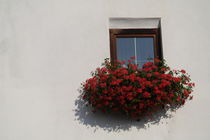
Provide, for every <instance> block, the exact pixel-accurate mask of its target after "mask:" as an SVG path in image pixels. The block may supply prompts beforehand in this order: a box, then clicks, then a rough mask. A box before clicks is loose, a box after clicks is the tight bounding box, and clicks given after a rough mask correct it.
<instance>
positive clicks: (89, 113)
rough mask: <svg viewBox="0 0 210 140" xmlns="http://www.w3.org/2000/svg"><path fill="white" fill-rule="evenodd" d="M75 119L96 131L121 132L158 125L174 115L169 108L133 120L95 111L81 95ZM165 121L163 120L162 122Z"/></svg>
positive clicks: (76, 102)
mask: <svg viewBox="0 0 210 140" xmlns="http://www.w3.org/2000/svg"><path fill="white" fill-rule="evenodd" d="M75 107H76V108H75V109H74V112H75V120H76V121H78V122H79V123H80V124H83V125H86V126H87V128H89V127H93V128H94V131H96V130H97V129H103V130H105V131H108V132H111V131H115V132H120V131H129V130H130V128H133V127H135V128H137V129H146V128H148V127H150V125H158V124H160V123H161V121H160V120H161V119H163V118H171V117H172V115H171V114H170V115H169V114H167V110H165V111H162V112H160V113H158V114H155V115H154V116H153V117H152V118H151V119H149V120H148V118H144V119H142V120H132V119H130V118H128V117H126V116H125V115H121V114H109V113H103V112H100V111H97V112H95V113H93V108H91V106H87V105H86V104H85V102H84V101H83V100H82V98H81V96H79V97H78V98H77V99H76V101H75ZM162 123H163V122H162Z"/></svg>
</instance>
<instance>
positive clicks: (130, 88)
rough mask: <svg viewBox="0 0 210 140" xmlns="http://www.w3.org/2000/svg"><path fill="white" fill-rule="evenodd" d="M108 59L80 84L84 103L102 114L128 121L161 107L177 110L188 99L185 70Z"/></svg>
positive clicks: (161, 63) (160, 63)
mask: <svg viewBox="0 0 210 140" xmlns="http://www.w3.org/2000/svg"><path fill="white" fill-rule="evenodd" d="M134 59H135V58H132V59H131V60H129V62H128V63H125V62H121V61H116V62H114V63H111V62H110V61H109V60H108V59H105V62H104V63H103V64H102V67H101V68H97V69H96V71H95V72H93V73H92V77H91V78H90V79H87V80H86V81H85V82H84V83H82V91H83V92H82V96H83V100H84V101H86V103H87V104H90V105H91V106H92V107H93V108H94V109H96V110H101V111H103V112H120V113H123V114H126V115H128V116H130V117H132V118H141V117H144V116H148V115H152V114H154V113H155V112H156V111H158V110H160V109H162V108H164V107H166V106H167V107H171V108H178V107H180V106H181V105H183V104H185V101H186V100H187V99H192V97H193V96H191V95H190V94H191V92H192V91H193V90H192V88H193V87H194V86H195V84H194V83H192V82H191V79H190V78H189V77H190V76H189V75H188V74H187V73H186V71H185V70H171V69H170V68H169V67H168V66H167V65H166V64H165V61H160V60H157V59H155V60H154V61H153V62H148V63H146V64H144V65H143V67H142V68H139V67H138V65H136V64H133V63H132V62H133V61H134Z"/></svg>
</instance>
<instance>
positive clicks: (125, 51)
mask: <svg viewBox="0 0 210 140" xmlns="http://www.w3.org/2000/svg"><path fill="white" fill-rule="evenodd" d="M116 41H117V42H116V43H117V59H118V60H121V61H123V60H129V59H130V57H134V56H135V44H134V38H133V37H132V38H123V37H119V38H117V39H116Z"/></svg>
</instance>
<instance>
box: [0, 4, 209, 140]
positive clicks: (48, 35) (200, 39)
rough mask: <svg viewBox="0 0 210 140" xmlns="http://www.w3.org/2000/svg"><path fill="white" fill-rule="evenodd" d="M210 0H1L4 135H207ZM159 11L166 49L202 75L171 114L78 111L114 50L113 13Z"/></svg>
mask: <svg viewBox="0 0 210 140" xmlns="http://www.w3.org/2000/svg"><path fill="white" fill-rule="evenodd" d="M209 5H210V2H209V1H208V0H199V1H198V0H86V1H82V0H30V1H29V0H0V124H1V125H0V139H1V140H73V139H77V140H83V139H93V140H98V139H100V140H105V139H106V140H107V139H115V140H127V139H133V140H137V139H138V140H139V139H144V140H197V139H202V140H209V139H210V133H209V129H210V109H209V103H210V94H209V91H208V89H209V85H210V63H209V60H210V41H209V36H210V26H209V25H210V17H209V15H208V13H210V6H209ZM110 17H137V18H159V17H160V18H161V22H162V38H163V53H164V57H165V59H166V60H167V62H168V64H169V65H170V66H172V67H173V68H183V69H186V70H187V71H188V72H189V73H190V74H191V78H192V79H193V80H194V81H195V82H196V88H195V91H194V93H193V94H194V100H192V101H190V102H188V103H187V104H186V105H185V106H184V107H183V108H181V109H179V110H178V111H177V112H176V113H175V114H173V117H172V118H163V119H161V120H160V122H159V123H155V124H152V123H150V122H149V123H144V122H135V121H129V120H126V119H123V118H122V119H118V118H115V117H109V116H107V117H106V116H103V115H101V114H96V115H93V114H91V113H90V114H89V115H87V114H85V113H84V112H85V111H84V110H82V109H81V110H79V112H76V111H74V110H75V108H76V105H75V101H76V100H77V97H78V95H79V92H78V89H79V87H80V83H81V82H82V81H84V80H85V79H86V78H88V77H89V76H90V75H89V74H90V71H92V70H94V69H95V68H96V67H97V66H99V65H100V64H101V62H102V61H103V59H104V58H106V57H109V32H108V29H109V18H110Z"/></svg>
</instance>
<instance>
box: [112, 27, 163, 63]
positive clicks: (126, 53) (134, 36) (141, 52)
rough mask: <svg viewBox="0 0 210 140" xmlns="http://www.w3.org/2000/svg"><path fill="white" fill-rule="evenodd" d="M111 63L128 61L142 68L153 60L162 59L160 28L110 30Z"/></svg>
mask: <svg viewBox="0 0 210 140" xmlns="http://www.w3.org/2000/svg"><path fill="white" fill-rule="evenodd" d="M110 54H111V61H114V60H129V59H130V57H136V60H135V63H136V64H138V65H139V67H142V65H143V64H144V63H146V62H148V61H153V59H154V58H157V59H162V58H163V56H162V44H161V33H160V28H152V29H110Z"/></svg>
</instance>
